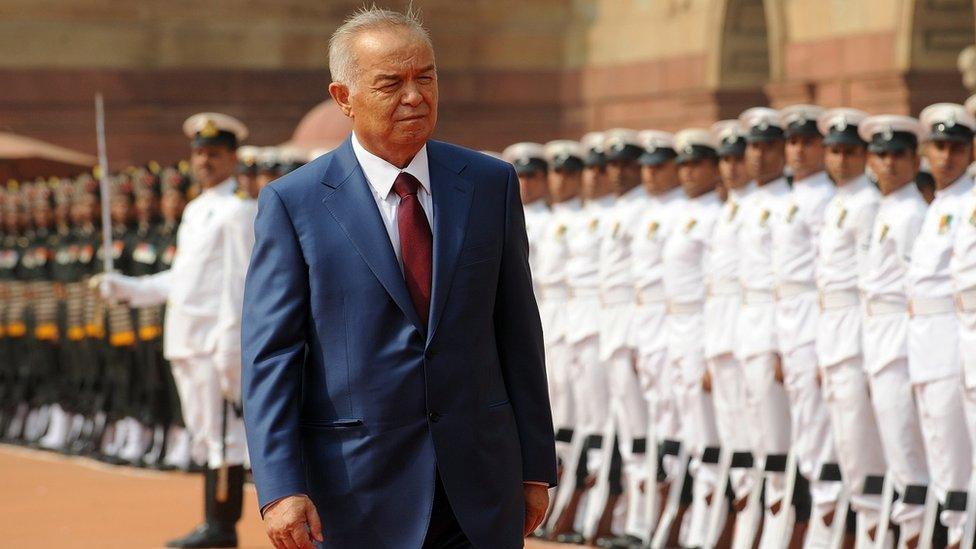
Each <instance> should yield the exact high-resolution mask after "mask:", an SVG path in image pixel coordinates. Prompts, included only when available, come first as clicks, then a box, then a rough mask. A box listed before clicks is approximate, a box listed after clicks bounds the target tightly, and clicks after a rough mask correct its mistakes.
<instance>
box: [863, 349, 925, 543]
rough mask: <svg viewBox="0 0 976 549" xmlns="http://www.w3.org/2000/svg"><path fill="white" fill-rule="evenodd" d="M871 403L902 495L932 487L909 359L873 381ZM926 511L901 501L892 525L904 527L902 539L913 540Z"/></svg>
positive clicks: (893, 510) (893, 512)
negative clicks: (912, 489) (908, 488)
mask: <svg viewBox="0 0 976 549" xmlns="http://www.w3.org/2000/svg"><path fill="white" fill-rule="evenodd" d="M870 383H871V402H872V403H873V405H874V411H875V415H876V417H877V418H878V419H879V420H880V421H878V430H879V434H880V435H881V444H882V447H883V449H884V457H885V461H886V462H887V464H888V474H889V475H891V482H892V483H893V484H894V486H895V490H896V491H898V493H899V494H904V493H905V487H906V486H910V485H916V486H928V484H929V471H928V463H927V462H926V460H925V442H924V441H923V440H922V428H921V426H920V425H919V419H918V411H917V410H916V408H915V396H914V395H913V394H912V382H911V379H909V377H908V359H906V358H900V359H897V360H895V361H894V362H891V363H890V364H888V365H886V366H885V367H883V368H882V369H881V370H879V371H878V372H876V373H874V374H873V375H872V376H871V377H870ZM924 513H925V507H924V506H922V505H908V504H905V503H904V502H902V500H901V498H899V499H898V500H897V501H895V502H894V504H893V505H892V507H891V522H893V523H894V524H897V525H899V526H900V527H901V531H902V537H903V538H905V539H908V538H911V537H912V536H914V535H915V534H918V533H919V532H920V531H921V528H922V518H923V514H924Z"/></svg>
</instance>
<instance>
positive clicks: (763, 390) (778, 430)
mask: <svg viewBox="0 0 976 549" xmlns="http://www.w3.org/2000/svg"><path fill="white" fill-rule="evenodd" d="M774 360H775V359H774V356H773V353H762V354H758V355H754V356H750V357H747V358H745V359H744V360H743V362H742V365H743V367H744V372H743V373H744V376H743V377H744V378H745V381H746V390H745V396H746V406H748V407H749V409H751V410H752V411H753V413H754V414H755V417H756V419H757V420H758V422H757V424H756V428H754V429H750V430H749V434H750V435H751V437H752V440H751V441H750V442H751V444H752V452H753V454H754V455H755V458H756V466H757V467H760V468H762V467H763V464H764V462H765V458H766V456H767V455H770V454H786V453H788V452H789V451H790V402H789V398H788V397H787V395H786V389H785V388H784V387H783V385H780V384H779V383H778V382H777V381H776V376H775V372H774V369H773V368H774ZM766 477H767V480H766V502H767V506H768V505H771V504H773V503H775V502H777V501H779V500H781V499H782V498H783V491H784V487H785V483H784V480H785V479H784V478H783V475H782V474H779V473H772V474H767V475H766Z"/></svg>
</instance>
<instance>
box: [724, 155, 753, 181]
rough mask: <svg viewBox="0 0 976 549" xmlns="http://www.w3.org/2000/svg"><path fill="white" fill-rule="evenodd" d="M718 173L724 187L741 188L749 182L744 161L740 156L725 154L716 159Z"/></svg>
mask: <svg viewBox="0 0 976 549" xmlns="http://www.w3.org/2000/svg"><path fill="white" fill-rule="evenodd" d="M718 173H719V175H720V176H721V178H722V186H723V187H725V188H726V189H741V188H742V187H745V186H746V185H747V184H748V183H749V173H748V172H747V171H746V161H745V159H744V158H743V157H741V156H733V155H726V156H723V157H721V158H719V159H718Z"/></svg>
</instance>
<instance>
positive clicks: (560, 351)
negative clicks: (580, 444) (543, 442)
mask: <svg viewBox="0 0 976 549" xmlns="http://www.w3.org/2000/svg"><path fill="white" fill-rule="evenodd" d="M570 355H571V350H570V346H569V344H568V343H566V340H565V339H562V338H560V339H559V340H556V341H553V342H551V343H549V344H548V345H547V346H546V370H547V372H546V374H547V378H548V380H549V403H550V406H551V408H552V423H553V428H554V429H555V431H556V432H557V433H560V434H563V433H570V432H572V431H573V430H574V428H575V426H576V418H575V411H574V409H573V389H572V388H573V385H574V379H573V376H572V374H571V372H570V364H569V363H570ZM569 451H570V441H569V440H565V441H559V440H557V441H556V455H557V456H558V457H559V459H560V460H562V462H563V463H565V462H566V461H567V458H568V453H569Z"/></svg>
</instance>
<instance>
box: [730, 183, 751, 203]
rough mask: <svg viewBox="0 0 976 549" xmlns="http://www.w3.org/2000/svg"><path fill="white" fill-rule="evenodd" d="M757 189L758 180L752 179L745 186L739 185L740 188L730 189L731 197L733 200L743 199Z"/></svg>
mask: <svg viewBox="0 0 976 549" xmlns="http://www.w3.org/2000/svg"><path fill="white" fill-rule="evenodd" d="M755 190H756V182H755V181H750V182H749V183H746V186H745V187H739V188H738V189H729V198H731V199H732V200H736V201H738V200H742V199H743V198H745V197H747V196H749V195H750V194H751V193H752V192H753V191H755Z"/></svg>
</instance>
